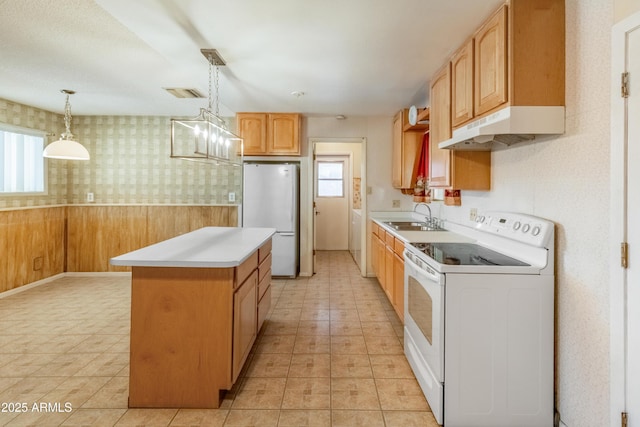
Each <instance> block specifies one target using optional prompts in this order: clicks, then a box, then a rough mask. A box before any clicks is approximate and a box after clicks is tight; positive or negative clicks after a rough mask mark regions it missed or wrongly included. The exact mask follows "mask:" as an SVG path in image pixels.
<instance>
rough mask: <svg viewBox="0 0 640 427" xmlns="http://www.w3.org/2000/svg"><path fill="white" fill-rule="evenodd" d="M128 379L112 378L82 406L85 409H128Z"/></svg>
mask: <svg viewBox="0 0 640 427" xmlns="http://www.w3.org/2000/svg"><path fill="white" fill-rule="evenodd" d="M128 407H129V377H113V378H111V379H110V380H109V381H108V382H107V383H106V384H105V385H104V386H103V387H102V388H101V389H100V390H98V391H97V392H96V393H95V394H94V395H93V396H91V398H89V399H88V400H87V401H86V402H85V403H84V404H83V405H82V408H85V409H100V408H111V409H113V408H128Z"/></svg>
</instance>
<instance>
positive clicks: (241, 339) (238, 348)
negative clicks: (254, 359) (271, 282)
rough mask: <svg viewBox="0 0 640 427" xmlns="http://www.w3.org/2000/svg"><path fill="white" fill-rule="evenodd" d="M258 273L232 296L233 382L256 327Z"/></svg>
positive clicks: (240, 367)
mask: <svg viewBox="0 0 640 427" xmlns="http://www.w3.org/2000/svg"><path fill="white" fill-rule="evenodd" d="M257 285H258V271H257V270H255V271H254V272H253V273H252V274H251V276H249V278H248V279H247V280H245V282H244V283H243V284H242V285H241V286H240V287H239V288H238V290H236V292H235V294H234V295H233V382H234V383H235V382H236V380H237V379H238V375H239V374H240V371H241V370H242V366H243V365H244V362H245V360H247V356H249V352H250V351H251V346H252V345H253V343H254V341H255V339H256V335H257V325H258V318H257V316H258V295H257Z"/></svg>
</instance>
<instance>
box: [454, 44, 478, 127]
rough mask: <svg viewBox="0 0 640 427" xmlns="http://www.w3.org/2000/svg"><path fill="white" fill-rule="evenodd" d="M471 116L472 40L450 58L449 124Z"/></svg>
mask: <svg viewBox="0 0 640 427" xmlns="http://www.w3.org/2000/svg"><path fill="white" fill-rule="evenodd" d="M472 118H473V40H469V42H467V43H466V44H465V45H464V46H463V47H462V48H461V49H460V50H458V52H456V53H455V54H454V55H453V57H452V58H451V125H452V126H453V127H454V128H455V127H457V126H460V125H462V124H463V123H465V122H467V121H469V120H471V119H472Z"/></svg>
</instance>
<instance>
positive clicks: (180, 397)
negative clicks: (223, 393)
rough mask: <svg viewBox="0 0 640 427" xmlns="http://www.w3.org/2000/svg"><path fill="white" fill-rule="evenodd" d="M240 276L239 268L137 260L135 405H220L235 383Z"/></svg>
mask: <svg viewBox="0 0 640 427" xmlns="http://www.w3.org/2000/svg"><path fill="white" fill-rule="evenodd" d="M233 280H234V269H233V268H229V269H209V268H161V267H153V268H152V267H133V268H132V281H131V355H130V357H131V358H130V374H129V407H132V408H135V407H145V408H163V407H164V408H218V407H219V406H220V390H228V389H230V388H231V386H232V385H233V384H232V381H231V375H230V374H229V373H230V370H231V355H232V348H231V343H232V335H231V328H230V327H225V326H224V325H225V324H228V323H229V319H231V318H232V316H233V313H232V310H233ZM254 295H255V294H254Z"/></svg>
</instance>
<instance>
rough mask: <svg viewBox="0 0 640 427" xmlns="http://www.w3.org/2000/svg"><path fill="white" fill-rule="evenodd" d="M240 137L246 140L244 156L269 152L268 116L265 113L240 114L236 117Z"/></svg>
mask: <svg viewBox="0 0 640 427" xmlns="http://www.w3.org/2000/svg"><path fill="white" fill-rule="evenodd" d="M236 121H237V128H238V133H239V136H241V137H242V139H243V140H244V155H245V156H250V155H253V154H257V153H266V152H267V115H266V114H263V113H238V115H237V116H236Z"/></svg>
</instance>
